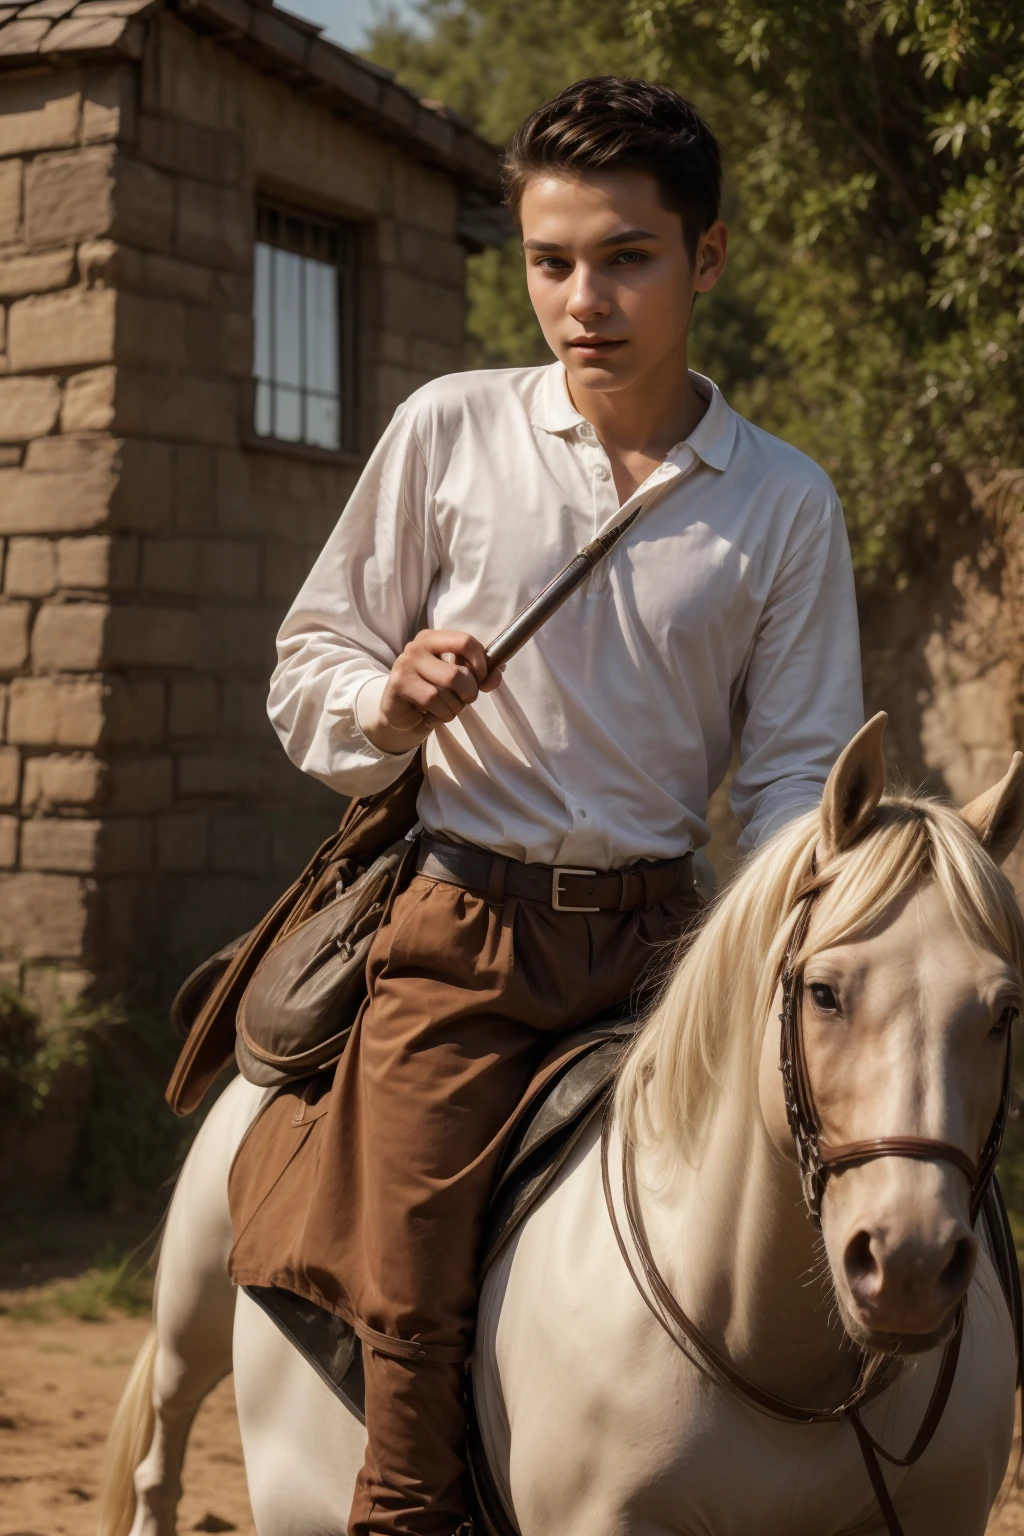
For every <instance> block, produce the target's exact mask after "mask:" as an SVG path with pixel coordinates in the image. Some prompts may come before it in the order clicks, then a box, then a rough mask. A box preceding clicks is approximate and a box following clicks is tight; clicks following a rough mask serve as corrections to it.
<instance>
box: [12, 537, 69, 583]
mask: <svg viewBox="0 0 1024 1536" xmlns="http://www.w3.org/2000/svg"><path fill="white" fill-rule="evenodd" d="M56 585H57V546H56V544H55V543H54V541H53V540H52V539H32V538H28V539H11V540H10V542H9V544H8V547H7V560H6V562H5V565H4V591H5V592H6V593H7V595H8V596H9V597H48V596H49V595H50V593H51V592H52V591H53V590H54V588H55V587H56Z"/></svg>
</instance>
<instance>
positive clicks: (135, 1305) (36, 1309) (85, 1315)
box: [7, 1254, 153, 1323]
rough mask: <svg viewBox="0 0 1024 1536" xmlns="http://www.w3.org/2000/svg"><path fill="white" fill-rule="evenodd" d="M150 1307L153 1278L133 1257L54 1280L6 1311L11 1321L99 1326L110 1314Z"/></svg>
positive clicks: (137, 1312) (139, 1311) (138, 1312)
mask: <svg viewBox="0 0 1024 1536" xmlns="http://www.w3.org/2000/svg"><path fill="white" fill-rule="evenodd" d="M152 1305H153V1276H152V1273H151V1271H150V1268H149V1266H148V1265H146V1264H143V1263H140V1262H139V1260H138V1258H137V1256H136V1255H135V1254H129V1255H128V1257H127V1258H122V1259H114V1258H108V1259H104V1260H100V1262H98V1263H97V1264H95V1265H94V1266H93V1267H92V1268H91V1269H87V1270H86V1271H85V1272H84V1273H83V1274H81V1275H79V1276H77V1278H76V1279H74V1280H56V1281H54V1282H53V1283H52V1284H51V1285H47V1286H43V1287H41V1288H40V1289H39V1290H37V1291H36V1292H35V1293H34V1294H33V1295H32V1296H30V1297H27V1298H26V1299H25V1300H24V1301H19V1302H15V1303H14V1304H13V1305H12V1306H10V1307H9V1308H8V1309H7V1316H8V1317H10V1318H11V1319H12V1320H13V1321H14V1322H20V1323H45V1322H50V1321H52V1320H53V1319H54V1318H57V1317H74V1318H77V1319H78V1320H79V1321H80V1322H86V1323H99V1322H102V1321H103V1320H104V1318H107V1317H109V1316H110V1314H111V1313H112V1312H125V1313H127V1314H128V1315H129V1316H130V1317H138V1316H140V1315H141V1314H143V1313H145V1312H148V1311H149V1310H150V1308H151V1307H152Z"/></svg>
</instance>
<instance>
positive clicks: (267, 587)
mask: <svg viewBox="0 0 1024 1536" xmlns="http://www.w3.org/2000/svg"><path fill="white" fill-rule="evenodd" d="M315 558H316V557H315V555H313V554H312V553H311V552H310V551H309V550H308V549H303V548H302V546H301V545H296V544H266V545H264V547H263V550H262V561H263V595H264V597H266V598H269V599H270V600H271V601H272V602H274V603H278V604H281V605H282V611H283V610H284V608H286V607H287V606H288V605H289V604H290V603H291V601H292V599H293V598H294V597H295V594H296V593H297V592H298V590H299V588H300V587H301V586H302V583H303V582H304V581H305V579H306V577H307V576H308V575H309V572H310V569H311V567H312V565H313V561H314V559H315Z"/></svg>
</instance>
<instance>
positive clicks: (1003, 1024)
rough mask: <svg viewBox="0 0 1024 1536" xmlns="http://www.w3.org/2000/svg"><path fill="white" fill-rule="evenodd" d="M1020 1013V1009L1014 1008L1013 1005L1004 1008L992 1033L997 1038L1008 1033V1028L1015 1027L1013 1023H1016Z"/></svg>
mask: <svg viewBox="0 0 1024 1536" xmlns="http://www.w3.org/2000/svg"><path fill="white" fill-rule="evenodd" d="M1019 1014H1020V1009H1019V1008H1014V1007H1013V1006H1012V1005H1011V1006H1010V1007H1009V1008H1004V1009H1003V1011H1002V1013H1001V1014H1000V1015H999V1018H998V1020H997V1021H996V1023H995V1024H994V1025H993V1026H992V1034H993V1035H995V1036H996V1038H997V1039H998V1038H1001V1037H1002V1036H1003V1035H1005V1034H1006V1032H1007V1030H1009V1029H1012V1028H1013V1025H1014V1024H1015V1022H1016V1020H1017V1018H1018V1016H1019Z"/></svg>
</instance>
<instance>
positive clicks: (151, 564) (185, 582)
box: [142, 539, 206, 596]
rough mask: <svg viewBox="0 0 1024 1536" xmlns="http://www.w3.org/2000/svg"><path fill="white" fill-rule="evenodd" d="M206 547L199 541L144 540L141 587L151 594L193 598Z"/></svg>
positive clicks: (197, 590) (196, 589)
mask: <svg viewBox="0 0 1024 1536" xmlns="http://www.w3.org/2000/svg"><path fill="white" fill-rule="evenodd" d="M205 557H206V546H205V544H203V543H202V542H201V541H200V540H199V539H146V540H145V541H144V542H143V545H142V585H143V587H144V588H145V589H146V590H147V591H150V592H165V593H175V594H177V595H178V596H194V595H196V594H197V593H198V592H199V587H200V562H201V561H202V560H204V559H205Z"/></svg>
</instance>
